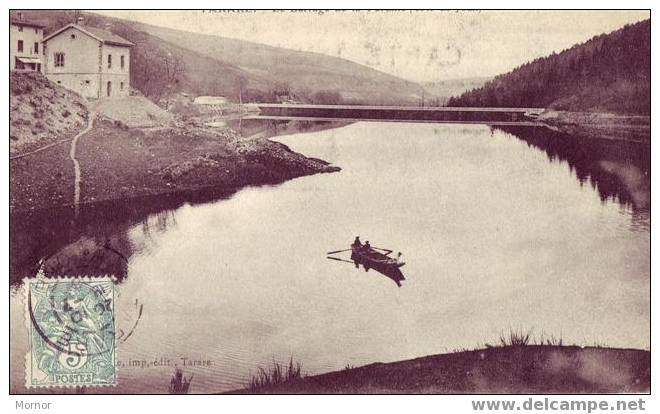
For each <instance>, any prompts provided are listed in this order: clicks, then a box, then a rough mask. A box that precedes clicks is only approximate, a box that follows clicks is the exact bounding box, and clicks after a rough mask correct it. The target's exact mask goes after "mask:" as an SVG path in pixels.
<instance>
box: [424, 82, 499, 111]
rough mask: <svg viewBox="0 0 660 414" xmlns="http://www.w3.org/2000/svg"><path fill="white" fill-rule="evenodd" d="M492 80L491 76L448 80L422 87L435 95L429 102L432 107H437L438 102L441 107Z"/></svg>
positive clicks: (427, 83) (426, 84)
mask: <svg viewBox="0 0 660 414" xmlns="http://www.w3.org/2000/svg"><path fill="white" fill-rule="evenodd" d="M491 79H492V77H490V76H482V77H476V78H459V79H446V80H442V81H437V82H424V83H422V86H423V87H424V89H425V90H426V91H427V92H429V93H430V94H432V95H435V96H434V97H432V98H430V99H428V100H427V102H429V103H430V104H431V105H435V104H436V102H437V103H438V104H439V105H445V104H446V103H447V102H448V101H449V99H450V98H451V97H452V96H458V95H460V94H462V93H465V92H467V91H470V90H472V89H476V88H480V87H482V86H483V85H484V84H485V83H486V82H488V81H489V80H491Z"/></svg>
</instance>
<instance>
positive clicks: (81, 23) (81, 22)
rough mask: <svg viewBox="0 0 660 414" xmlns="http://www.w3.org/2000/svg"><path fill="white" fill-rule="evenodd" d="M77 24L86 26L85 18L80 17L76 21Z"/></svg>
mask: <svg viewBox="0 0 660 414" xmlns="http://www.w3.org/2000/svg"><path fill="white" fill-rule="evenodd" d="M76 23H77V24H78V25H80V26H82V25H84V24H85V18H84V17H82V16H78V18H77V19H76Z"/></svg>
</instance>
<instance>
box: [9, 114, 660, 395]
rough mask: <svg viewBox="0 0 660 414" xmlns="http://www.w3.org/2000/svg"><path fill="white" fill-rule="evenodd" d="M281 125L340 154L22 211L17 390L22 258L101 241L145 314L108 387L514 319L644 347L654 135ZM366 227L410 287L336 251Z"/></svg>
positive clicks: (27, 265)
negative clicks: (307, 164) (224, 181)
mask: <svg viewBox="0 0 660 414" xmlns="http://www.w3.org/2000/svg"><path fill="white" fill-rule="evenodd" d="M273 125H275V130H274V131H275V132H273V130H272V128H269V129H266V130H263V131H262V133H266V134H267V133H268V131H271V134H270V135H277V134H281V133H286V134H289V135H280V136H279V137H278V138H277V139H278V140H279V141H281V142H283V143H285V144H286V145H288V146H290V147H291V148H292V149H294V150H296V151H299V152H301V153H303V154H305V155H308V156H312V157H317V158H321V159H325V160H327V161H329V162H331V163H333V164H334V165H337V166H339V167H341V168H342V171H341V172H339V173H334V174H322V175H315V176H310V177H302V178H299V179H295V180H291V181H288V182H286V183H283V184H281V185H276V186H263V187H251V188H245V189H242V190H240V191H238V192H236V193H234V194H230V193H219V194H202V195H199V194H198V195H196V196H195V197H194V198H193V199H192V202H184V201H182V200H180V199H176V198H171V197H170V198H159V199H149V200H143V201H141V202H131V203H123V204H109V205H98V206H94V207H88V208H87V209H86V210H84V211H82V213H81V216H80V218H78V219H75V220H74V219H73V218H72V216H71V214H70V212H67V211H64V210H63V211H62V212H59V213H56V214H54V213H53V212H49V213H47V214H35V215H31V216H18V215H15V216H12V229H11V245H12V252H11V278H12V281H13V282H12V283H13V291H14V293H13V294H12V298H11V326H12V327H14V328H13V330H12V336H11V352H12V353H11V389H12V391H18V392H21V391H24V388H23V383H24V371H23V369H24V368H23V367H24V365H23V363H24V358H23V356H24V353H25V350H26V340H27V334H26V329H22V327H24V326H26V325H25V321H24V316H23V315H24V313H23V304H22V302H21V292H20V286H21V285H20V277H21V276H23V275H26V274H31V272H32V271H33V270H34V269H36V268H37V267H38V265H37V261H38V260H39V259H40V258H42V257H48V256H51V255H52V257H56V256H58V255H59V256H61V257H63V258H66V257H70V256H75V255H80V254H82V253H81V252H85V251H88V250H90V249H91V250H93V249H94V247H95V246H98V245H110V246H112V247H113V250H115V251H119V252H121V255H122V256H123V257H124V258H125V259H126V260H127V261H126V262H124V261H123V259H116V258H115V259H113V260H114V261H113V260H105V261H102V264H100V265H99V264H98V263H99V262H95V264H94V265H93V266H87V265H84V266H83V265H80V263H81V262H80V261H75V262H72V263H76V264H75V265H74V266H78V268H76V269H73V271H74V272H76V271H77V272H78V273H79V274H84V273H88V274H98V273H105V272H109V271H112V272H119V273H121V275H120V276H121V281H120V283H118V285H117V286H116V289H117V292H118V299H117V305H116V308H117V309H118V312H119V314H118V315H117V326H118V327H119V328H122V329H123V330H124V331H125V332H127V331H129V330H130V329H131V328H132V327H133V326H135V325H136V324H137V325H136V326H135V329H134V331H133V333H132V335H131V336H130V337H129V338H128V339H126V340H125V341H123V342H121V341H120V343H119V345H118V355H117V357H118V360H119V361H120V363H122V364H123V365H122V366H120V368H119V386H118V387H116V388H113V389H111V390H107V389H106V390H104V391H110V392H113V391H114V392H129V393H134V392H135V393H140V392H167V386H168V384H169V380H170V377H171V374H172V371H173V367H174V364H177V365H178V366H179V367H182V368H183V370H184V373H185V374H186V375H191V374H192V375H194V378H193V382H192V387H191V390H192V392H219V391H225V390H230V389H234V388H239V387H242V386H244V385H245V384H246V382H247V380H248V378H249V376H250V374H251V373H255V372H256V370H257V367H258V366H266V365H269V364H270V363H271V362H272V361H273V360H276V361H282V362H288V360H289V358H291V357H292V358H293V359H294V360H296V361H299V362H301V363H302V365H303V371H304V372H306V373H310V374H311V373H320V372H326V371H332V370H338V369H342V368H344V367H345V366H346V365H347V364H350V365H353V366H359V365H364V364H368V363H372V362H387V361H395V360H401V359H407V358H414V357H419V356H424V355H428V354H437V353H444V352H451V351H453V350H456V349H463V348H475V347H479V346H483V345H484V344H485V343H497V342H498V341H499V336H500V334H501V333H508V332H509V330H510V329H520V330H524V331H527V330H530V329H531V330H533V333H534V336H538V335H541V334H542V333H545V335H546V336H552V335H554V336H555V337H562V338H563V342H564V343H565V344H567V343H568V344H572V343H576V344H581V345H593V344H600V345H606V346H613V347H626V348H629V347H630V348H648V347H649V343H650V333H649V328H650V326H649V323H650V287H649V284H650V269H649V266H650V230H649V227H650V213H649V196H650V182H649V177H648V173H649V171H650V161H649V155H648V149H647V148H644V147H640V146H637V145H636V144H625V143H617V142H611V141H601V140H578V139H574V138H572V137H566V136H560V135H557V134H553V133H550V132H547V131H544V130H540V129H537V128H519V129H516V128H509V129H507V131H508V132H505V131H503V130H500V129H491V128H489V127H487V126H482V125H445V124H442V125H440V124H414V123H388V122H383V123H369V122H356V123H352V124H348V125H345V124H342V125H340V126H339V127H337V128H329V127H330V126H332V125H327V124H323V126H322V127H320V128H319V127H317V126H311V124H302V126H303V127H304V128H305V129H307V130H308V132H300V133H295V132H294V131H296V130H298V131H299V130H300V129H301V128H292V127H291V126H290V125H288V126H283V127H278V124H273ZM253 126H254V125H253ZM271 127H272V125H271ZM323 128H326V129H323ZM248 129H249V128H248ZM283 131H284V132H283ZM253 132H254V131H250V133H253ZM356 235H360V236H361V238H362V239H363V240H370V241H371V243H372V245H375V246H381V247H389V248H392V249H395V250H396V251H402V252H403V253H404V256H405V261H406V262H407V264H406V265H405V266H404V267H403V268H402V270H403V273H404V274H405V276H406V280H405V281H404V282H403V286H402V287H400V288H399V287H397V286H396V284H395V283H394V282H393V281H392V280H390V279H388V278H386V277H384V276H383V275H381V274H379V273H377V272H375V271H373V270H372V271H369V272H365V271H364V270H363V269H356V268H355V267H354V266H352V265H351V264H349V263H344V262H338V261H332V260H328V259H326V254H325V253H326V252H327V251H329V250H339V249H342V248H346V247H347V245H348V244H349V243H350V242H351V241H352V240H353V238H354V237H355V236H356ZM49 260H51V259H49ZM58 260H59V259H58ZM58 263H61V262H59V261H58ZM69 271H71V269H69ZM140 309H142V313H141V316H139V315H140ZM16 327H18V328H16ZM182 358H188V359H189V360H198V361H210V362H209V363H206V362H204V363H202V364H203V365H205V366H194V367H191V366H187V365H186V366H184V365H183V364H184V361H183V359H182ZM134 361H138V362H137V363H135V362H134ZM140 361H145V363H147V364H148V363H149V361H152V362H153V361H158V362H159V363H158V364H155V365H158V366H147V367H141V366H136V365H142V364H141V363H140ZM167 361H169V366H168V362H167Z"/></svg>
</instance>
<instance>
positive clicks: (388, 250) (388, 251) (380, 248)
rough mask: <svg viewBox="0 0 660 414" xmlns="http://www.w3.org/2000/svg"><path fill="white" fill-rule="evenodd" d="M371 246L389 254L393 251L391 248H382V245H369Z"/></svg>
mask: <svg viewBox="0 0 660 414" xmlns="http://www.w3.org/2000/svg"><path fill="white" fill-rule="evenodd" d="M371 248H372V249H376V250H382V251H384V252H387V254H390V253H392V252H393V251H394V250H391V249H383V248H382V247H373V246H371Z"/></svg>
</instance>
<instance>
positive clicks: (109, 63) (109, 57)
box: [108, 55, 112, 69]
mask: <svg viewBox="0 0 660 414" xmlns="http://www.w3.org/2000/svg"><path fill="white" fill-rule="evenodd" d="M108 69H112V55H108Z"/></svg>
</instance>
